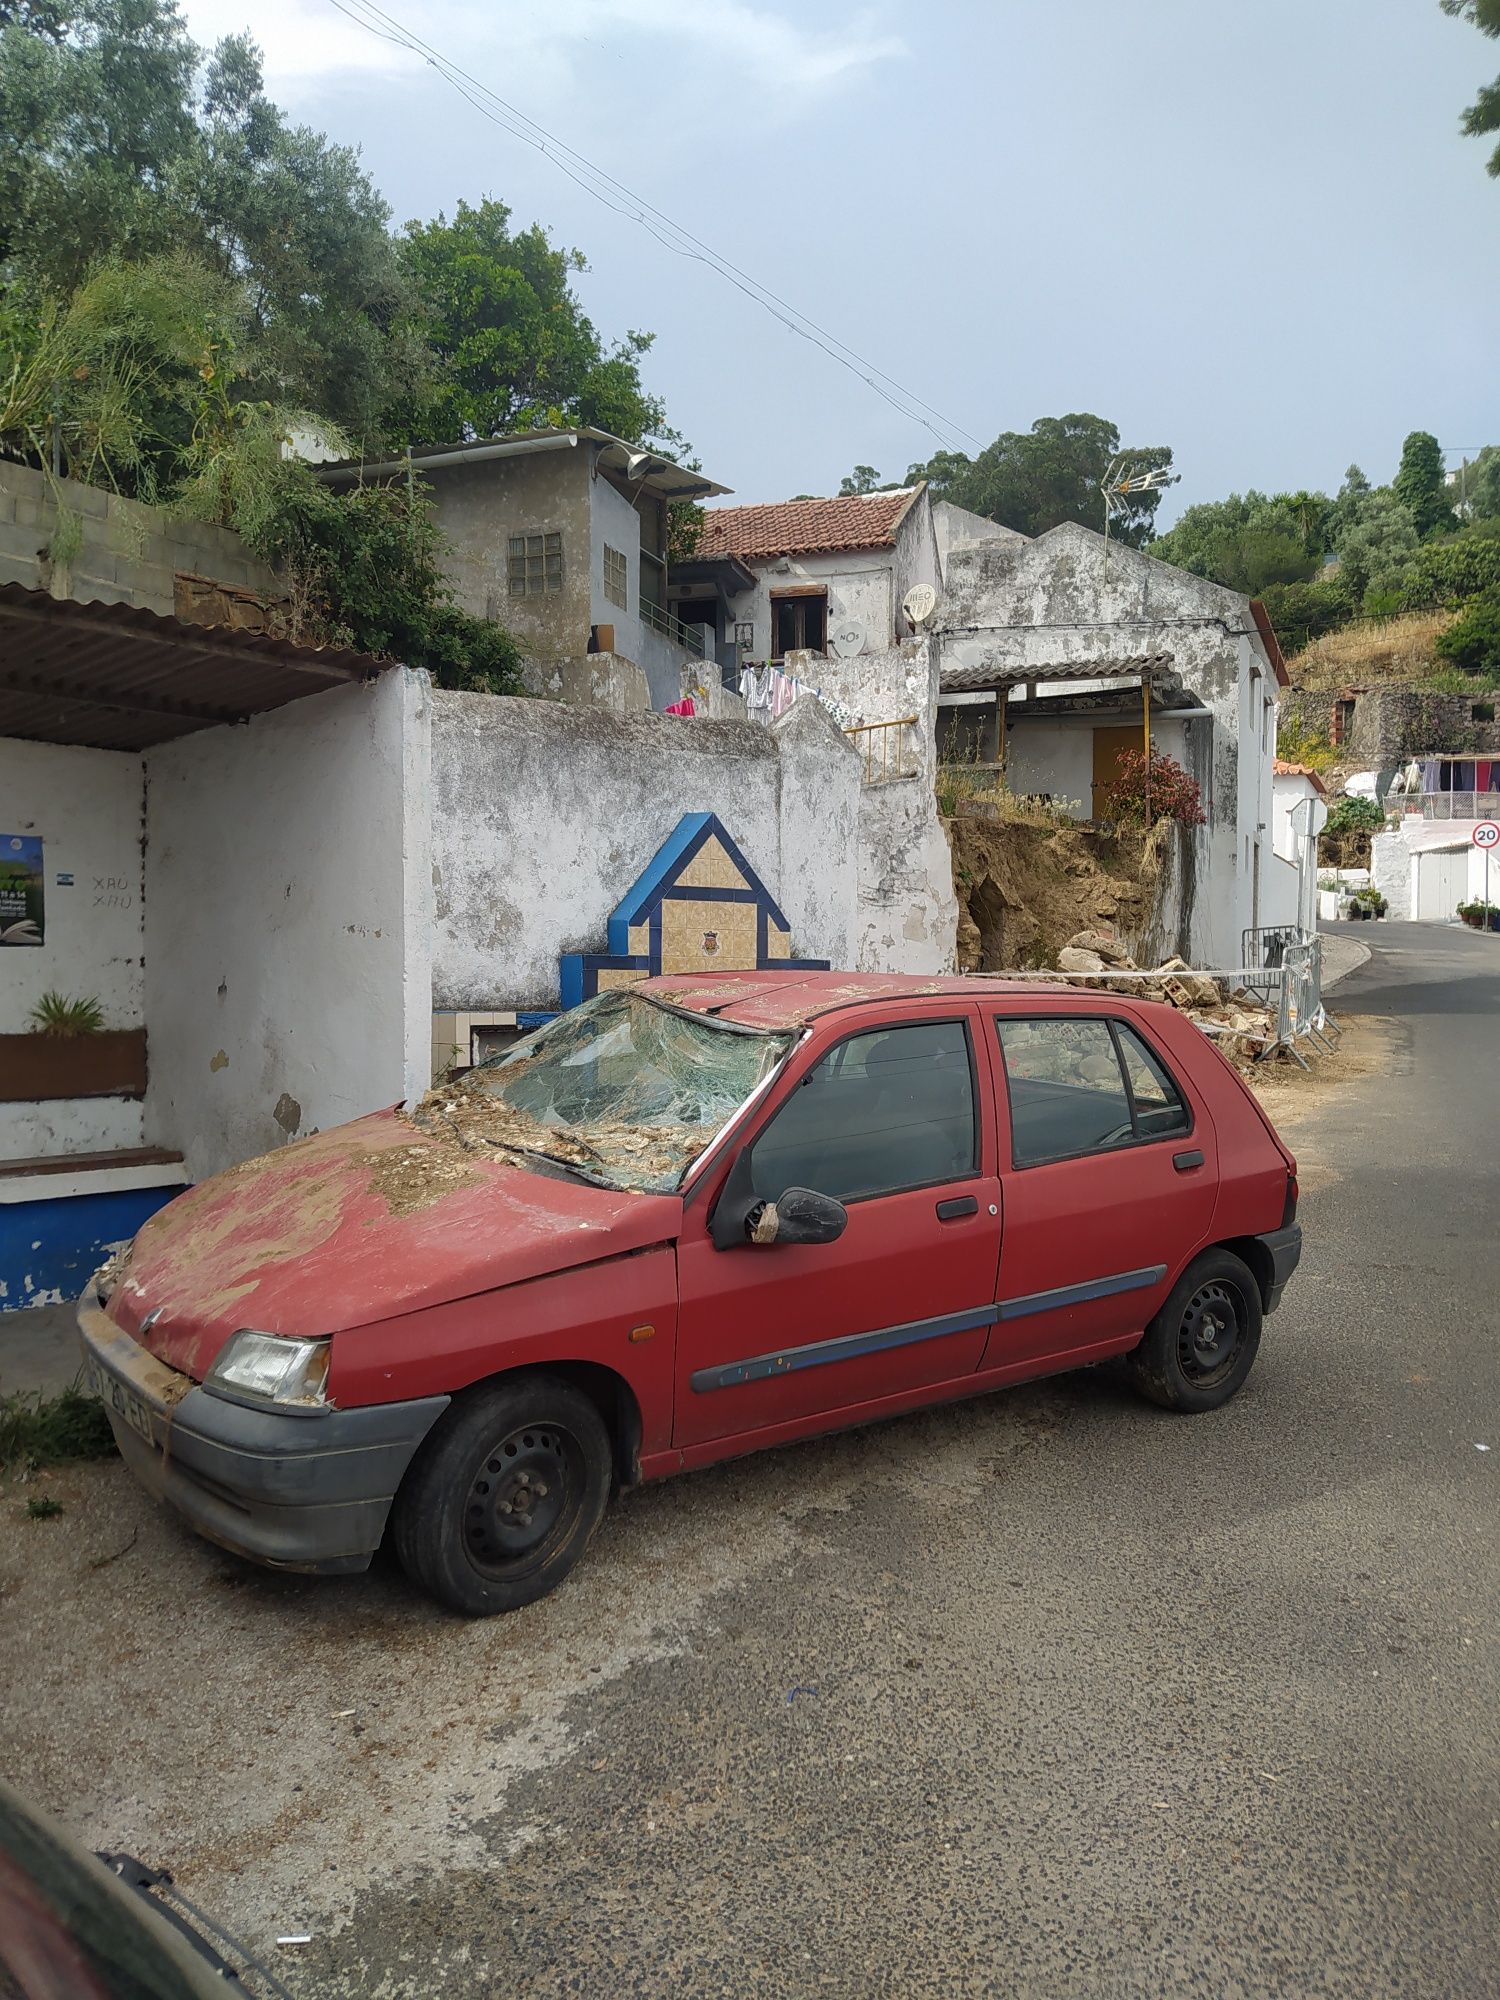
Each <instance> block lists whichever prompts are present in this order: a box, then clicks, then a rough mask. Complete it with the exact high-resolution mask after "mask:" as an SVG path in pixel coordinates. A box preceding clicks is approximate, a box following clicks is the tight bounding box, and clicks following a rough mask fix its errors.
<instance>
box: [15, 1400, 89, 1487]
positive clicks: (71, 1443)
mask: <svg viewBox="0 0 1500 2000" xmlns="http://www.w3.org/2000/svg"><path fill="white" fill-rule="evenodd" d="M114 1449H115V1439H114V1433H113V1431H111V1429H110V1427H109V1418H108V1417H107V1416H106V1415H105V1414H104V1405H103V1404H102V1403H101V1402H100V1401H99V1399H98V1398H97V1397H96V1396H85V1395H84V1394H83V1393H82V1392H81V1391H80V1390H78V1389H71V1388H70V1389H64V1390H63V1391H62V1393H61V1395H57V1396H44V1395H42V1394H41V1392H40V1391H37V1392H36V1393H34V1394H32V1395H14V1396H6V1397H4V1398H0V1474H3V1475H4V1476H5V1477H6V1478H7V1479H17V1478H23V1477H25V1476H26V1475H28V1474H30V1473H32V1472H36V1471H39V1470H40V1468H41V1467H42V1466H44V1465H61V1464H64V1463H65V1462H66V1461H67V1460H69V1459H76V1458H110V1457H112V1456H113V1454H114Z"/></svg>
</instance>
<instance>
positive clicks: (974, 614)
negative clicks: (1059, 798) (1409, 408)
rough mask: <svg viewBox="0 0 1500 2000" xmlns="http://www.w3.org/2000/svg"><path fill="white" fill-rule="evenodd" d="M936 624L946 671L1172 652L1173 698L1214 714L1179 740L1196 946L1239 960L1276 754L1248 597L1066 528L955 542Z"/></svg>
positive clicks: (1219, 960)
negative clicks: (1189, 824)
mask: <svg viewBox="0 0 1500 2000" xmlns="http://www.w3.org/2000/svg"><path fill="white" fill-rule="evenodd" d="M936 625H937V630H938V635H939V638H940V643H941V646H942V657H943V665H944V667H945V668H946V667H959V666H982V665H1004V666H1006V667H1008V668H1009V667H1018V666H1019V667H1025V666H1035V667H1036V668H1037V670H1038V678H1039V680H1041V681H1043V682H1045V679H1046V675H1045V672H1044V671H1043V670H1044V669H1045V667H1046V666H1047V665H1048V664H1055V663H1061V662H1064V661H1066V662H1070V663H1071V662H1086V661H1089V660H1096V659H1097V660H1105V659H1120V658H1128V657H1133V656H1134V655H1136V654H1141V653H1168V654H1170V655H1171V658H1172V663H1173V665H1172V673H1173V675H1174V676H1175V678H1176V680H1177V681H1178V682H1179V683H1180V684H1181V687H1182V689H1183V701H1182V702H1181V703H1178V702H1176V701H1175V698H1174V702H1173V705H1174V706H1188V705H1192V706H1197V707H1202V708H1205V709H1207V710H1208V711H1209V716H1210V718H1211V720H1208V719H1205V720H1202V721H1197V722H1194V723H1193V724H1192V725H1191V727H1190V728H1189V729H1188V730H1187V732H1186V734H1185V737H1184V750H1183V759H1184V762H1185V763H1186V766H1187V768H1188V771H1189V772H1190V774H1191V775H1192V776H1193V777H1194V778H1195V779H1197V781H1198V784H1199V787H1200V790H1201V793H1202V798H1203V805H1204V810H1205V812H1206V814H1207V816H1208V825H1207V827H1206V828H1204V829H1202V830H1200V831H1199V832H1198V833H1196V834H1195V835H1194V837H1193V859H1192V862H1191V865H1190V870H1189V873H1190V875H1191V878H1192V879H1191V880H1190V881H1189V882H1187V883H1186V884H1185V885H1184V896H1185V901H1186V903H1187V905H1188V907H1189V908H1190V910H1191V939H1192V954H1193V956H1194V957H1195V958H1196V959H1198V960H1199V961H1200V962H1201V963H1205V964H1207V963H1209V962H1213V963H1215V964H1222V965H1232V964H1235V963H1237V961H1238V955H1239V952H1240V948H1241V945H1240V938H1241V933H1242V931H1243V930H1245V929H1246V928H1248V927H1249V926H1250V924H1251V923H1252V922H1253V921H1254V920H1255V910H1256V905H1255V881H1256V865H1255V864H1256V850H1257V844H1259V848H1260V861H1261V868H1260V875H1261V879H1262V881H1264V879H1265V875H1266V863H1267V861H1268V857H1269V854H1270V838H1269V836H1270V819H1271V766H1272V762H1273V760H1274V756H1275V726H1274V723H1275V714H1274V698H1275V692H1276V690H1275V684H1274V678H1273V675H1272V670H1271V666H1270V662H1269V660H1268V658H1267V656H1266V652H1265V648H1264V645H1263V643H1262V641H1261V639H1260V636H1259V634H1258V632H1257V631H1256V628H1255V625H1254V621H1253V619H1252V617H1251V615H1250V607H1249V601H1248V599H1246V598H1244V597H1242V596H1240V595H1239V594H1238V593H1237V592H1235V591H1232V590H1226V589H1224V588H1223V587H1222V586H1221V585H1219V584H1214V583H1208V582H1206V581H1205V580H1204V579H1203V578H1201V577H1196V576H1190V575H1189V574H1188V573H1187V572H1186V571H1185V570H1179V569H1174V568H1173V567H1172V566H1171V565H1170V564H1167V563H1161V562H1157V561H1156V560H1155V559H1154V558H1153V557H1151V556H1148V555H1146V554H1144V553H1142V552H1141V551H1140V550H1138V549H1130V548H1125V547H1122V546H1120V545H1119V544H1118V543H1110V544H1109V546H1108V548H1107V549H1106V547H1105V544H1104V539H1103V537H1102V536H1100V535H1097V534H1095V533H1093V532H1092V530H1090V529H1088V528H1083V527H1080V526H1078V525H1077V524H1076V523H1072V522H1068V523H1065V524H1064V525H1063V526H1061V527H1058V528H1054V529H1052V530H1050V532H1049V533H1047V534H1045V535H1040V536H1038V537H1036V539H1035V540H1030V541H1028V540H1026V539H1024V538H1016V539H1012V540H1001V541H985V542H982V543H974V544H969V545H955V546H953V547H952V548H951V549H950V552H949V556H948V561H947V569H946V575H945V580H944V602H943V605H942V607H941V609H940V611H939V614H938V618H937V620H936ZM1158 691H1159V692H1161V691H1162V690H1160V689H1159V690H1158ZM1268 695H1269V696H1270V698H1271V700H1272V703H1273V707H1272V712H1271V715H1270V717H1269V719H1268V718H1267V714H1266V708H1265V701H1266V698H1267V696H1268ZM1012 741H1014V735H1013V737H1012ZM1090 777H1092V773H1090ZM1037 788H1038V789H1042V790H1051V789H1057V788H1056V787H1052V786H1045V785H1043V786H1039V787H1037Z"/></svg>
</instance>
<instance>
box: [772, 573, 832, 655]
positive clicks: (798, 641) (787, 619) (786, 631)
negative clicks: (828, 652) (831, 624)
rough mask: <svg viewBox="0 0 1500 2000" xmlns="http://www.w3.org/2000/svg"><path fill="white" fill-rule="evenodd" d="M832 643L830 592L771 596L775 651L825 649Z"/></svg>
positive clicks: (779, 653) (818, 650)
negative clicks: (829, 618) (829, 627)
mask: <svg viewBox="0 0 1500 2000" xmlns="http://www.w3.org/2000/svg"><path fill="white" fill-rule="evenodd" d="M827 644H828V593H827V592H826V591H822V590H820V591H817V592H816V593H799V594H798V595H797V596H795V597H773V598H772V599H771V654H772V657H773V658H774V659H778V660H779V659H782V658H783V657H784V656H785V655H786V654H788V653H800V652H804V651H805V652H809V653H821V652H822V651H823V649H824V648H825V646H826V645H827Z"/></svg>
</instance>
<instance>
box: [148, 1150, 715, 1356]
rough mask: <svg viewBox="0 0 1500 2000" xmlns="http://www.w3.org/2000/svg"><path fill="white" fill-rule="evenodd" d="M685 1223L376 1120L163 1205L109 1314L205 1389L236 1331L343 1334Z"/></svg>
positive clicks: (615, 1251)
mask: <svg viewBox="0 0 1500 2000" xmlns="http://www.w3.org/2000/svg"><path fill="white" fill-rule="evenodd" d="M681 1221H682V1202H681V1200H680V1198H679V1197H677V1196H675V1195H642V1194H635V1193H626V1192H615V1191H614V1190H611V1189H605V1188H595V1187H588V1186H584V1185H583V1184H581V1183H579V1182H575V1181H570V1180H566V1179H554V1178H552V1177H551V1176H549V1175H544V1174H542V1173H533V1172H527V1171H525V1170H523V1169H521V1168H518V1167H512V1166H508V1165H505V1164H502V1163H501V1162H500V1161H498V1160H493V1159H490V1158H485V1157H477V1156H474V1155H470V1154H465V1153H464V1152H463V1151H462V1150H461V1149H459V1148H457V1147H456V1146H454V1145H453V1144H452V1143H451V1142H450V1141H446V1140H444V1139H441V1138H439V1137H435V1136H434V1135H432V1134H431V1133H427V1132H423V1131H421V1130H419V1129H418V1128H417V1127H416V1126H414V1125H413V1124H412V1123H411V1122H410V1121H409V1120H408V1119H407V1118H405V1117H404V1116H403V1115H402V1114H401V1113H399V1112H395V1111H382V1112H377V1113H375V1114H374V1115H373V1116H371V1117H368V1118H362V1119H359V1120H357V1121H356V1122H355V1123H353V1124H351V1125H343V1126H339V1127H338V1128H336V1129H335V1130H333V1131H330V1132H324V1133H319V1134H318V1135H317V1136H316V1137H314V1138H311V1139H304V1140H300V1141H298V1142H297V1144H295V1145H291V1146H286V1147H283V1148H282V1149H281V1150H279V1151H278V1152H275V1153H269V1154H266V1155H265V1156H263V1157H262V1158H259V1159H255V1160H248V1161H246V1162H245V1164H244V1165H243V1166H239V1167H234V1168H231V1169H230V1170H229V1171H228V1172H227V1173H223V1174H219V1175H216V1176H215V1177H214V1178H213V1179H212V1180H209V1181H205V1182H203V1183H202V1185H201V1186H199V1187H196V1188H192V1189H190V1190H189V1191H188V1192H187V1193H186V1194H184V1195H181V1196H179V1197H178V1199H177V1200H176V1201H174V1202H171V1203H169V1204H168V1206H167V1207H166V1208H164V1209H161V1210H160V1211H159V1212H158V1213H157V1214H156V1215H155V1216H153V1217H152V1218H151V1219H150V1221H149V1222H147V1223H146V1225H145V1226H144V1228H143V1229H142V1230H141V1232H140V1234H139V1235H138V1236H137V1238H136V1240H135V1246H134V1250H133V1253H132V1256H131V1259H130V1267H129V1272H128V1275H127V1276H126V1277H125V1278H124V1280H123V1281H122V1282H121V1284H120V1285H119V1287H118V1289H117V1290H116V1292H115V1294H114V1297H113V1298H112V1299H111V1301H110V1307H109V1314H110V1318H111V1319H113V1320H114V1321H115V1323H116V1324H117V1325H119V1326H121V1327H122V1328H124V1330H125V1331H126V1332H128V1333H130V1334H132V1335H134V1336H135V1337H136V1338H138V1339H139V1340H140V1341H141V1343H142V1345H143V1346H145V1347H146V1349H147V1350H148V1351H149V1352H150V1353H152V1354H154V1355H156V1357H157V1358H158V1359H159V1360H161V1361H163V1362H165V1363H166V1364H167V1365H168V1366H169V1367H172V1368H176V1369H180V1370H181V1371H182V1372H183V1373H184V1374H186V1375H190V1376H192V1377H193V1378H194V1380H197V1381H201V1380H202V1379H203V1376H204V1375H205V1374H206V1373H207V1371H208V1369H209V1368H210V1367H211V1366H212V1365H213V1361H214V1358H215V1356H216V1355H217V1354H218V1352H219V1349H220V1348H221V1347H222V1346H223V1344H224V1342H225V1340H226V1339H227V1338H228V1337H229V1335H230V1334H231V1333H233V1332H234V1331H235V1330H236V1329H237V1328H239V1327H244V1326H253V1327H257V1328H259V1329H260V1330H261V1331H263V1332H266V1333H285V1334H305V1335H319V1334H332V1333H340V1332H344V1331H346V1330H348V1329H351V1328H357V1327H361V1326H364V1325H367V1324H369V1323H370V1322H373V1321H381V1320H388V1319H389V1318H391V1317H392V1316H393V1315H396V1314H402V1313H409V1312H414V1311H417V1310H419V1309H421V1308H423V1307H425V1306H429V1305H434V1304H437V1303H440V1302H442V1301H445V1300H452V1299H456V1298H463V1297H465V1296H467V1295H470V1294H473V1293H477V1292H484V1291H490V1290H494V1289H496V1288H498V1287H500V1286H503V1285H512V1284H517V1283H519V1282H521V1281H523V1280H526V1279H531V1278H536V1277H540V1276H543V1275H544V1274H546V1273H549V1272H554V1271H560V1270H564V1269H571V1268H574V1267H576V1266H579V1265H586V1264H590V1263H594V1262H596V1261H598V1260H601V1259H603V1258H608V1257H615V1256H620V1255H623V1254H625V1253H627V1252H630V1251H634V1250H639V1249H643V1248H645V1247H647V1246H648V1245H650V1244H654V1243H664V1242H669V1241H671V1240H672V1239H673V1238H674V1237H675V1236H676V1234H677V1232H678V1230H679V1229H680V1227H681Z"/></svg>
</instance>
